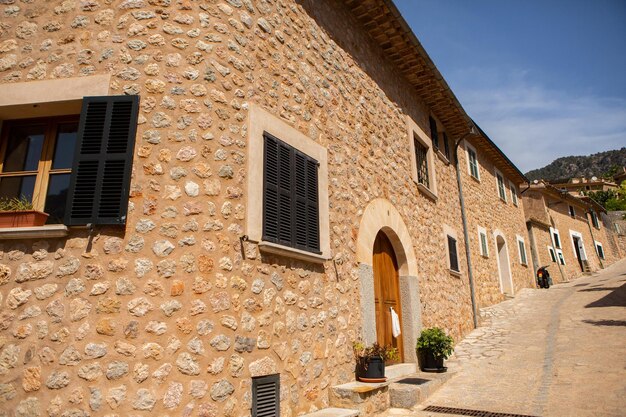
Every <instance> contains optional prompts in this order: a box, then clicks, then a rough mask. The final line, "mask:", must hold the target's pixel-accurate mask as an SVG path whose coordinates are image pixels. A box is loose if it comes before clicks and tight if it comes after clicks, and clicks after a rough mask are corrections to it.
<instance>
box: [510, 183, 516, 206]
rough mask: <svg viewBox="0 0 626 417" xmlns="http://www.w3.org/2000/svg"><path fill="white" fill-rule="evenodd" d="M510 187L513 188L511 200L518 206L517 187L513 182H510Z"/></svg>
mask: <svg viewBox="0 0 626 417" xmlns="http://www.w3.org/2000/svg"><path fill="white" fill-rule="evenodd" d="M509 188H510V189H511V201H512V202H513V204H515V205H516V206H517V187H515V185H514V184H513V183H512V182H509Z"/></svg>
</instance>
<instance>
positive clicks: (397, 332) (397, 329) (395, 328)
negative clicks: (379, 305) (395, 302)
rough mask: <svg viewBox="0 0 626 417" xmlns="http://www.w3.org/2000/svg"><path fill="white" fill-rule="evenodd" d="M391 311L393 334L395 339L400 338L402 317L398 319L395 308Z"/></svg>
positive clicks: (391, 308)
mask: <svg viewBox="0 0 626 417" xmlns="http://www.w3.org/2000/svg"><path fill="white" fill-rule="evenodd" d="M389 309H390V310H391V334H392V335H393V337H398V336H400V333H401V331H400V317H398V314H397V313H396V312H395V311H394V310H393V307H389Z"/></svg>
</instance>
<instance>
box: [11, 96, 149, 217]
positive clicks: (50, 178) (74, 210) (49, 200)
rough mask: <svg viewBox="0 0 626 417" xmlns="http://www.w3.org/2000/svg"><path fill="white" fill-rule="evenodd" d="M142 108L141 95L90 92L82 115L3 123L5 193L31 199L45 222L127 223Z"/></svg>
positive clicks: (12, 196) (83, 104)
mask: <svg viewBox="0 0 626 417" xmlns="http://www.w3.org/2000/svg"><path fill="white" fill-rule="evenodd" d="M138 108H139V96H102V97H85V98H84V99H83V101H82V111H81V115H80V120H78V117H77V116H72V117H56V118H46V119H30V120H16V121H8V122H6V124H5V125H4V126H3V132H2V135H3V136H2V141H1V142H0V145H1V147H0V164H1V165H0V197H5V198H25V199H27V200H29V201H31V202H32V203H33V208H35V209H36V210H40V211H44V212H46V213H48V214H49V217H48V220H47V222H48V223H64V224H66V225H68V226H74V225H85V224H88V223H91V224H94V225H98V224H101V225H102V224H108V225H113V224H125V223H126V212H127V209H128V194H129V190H130V188H129V186H130V173H131V168H132V158H133V148H134V143H135V132H136V127H137V115H138ZM75 152H76V153H77V154H74V153H75Z"/></svg>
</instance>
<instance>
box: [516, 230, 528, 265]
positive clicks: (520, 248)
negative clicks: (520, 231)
mask: <svg viewBox="0 0 626 417" xmlns="http://www.w3.org/2000/svg"><path fill="white" fill-rule="evenodd" d="M515 237H516V238H517V253H518V255H519V263H520V264H522V265H528V259H527V258H526V245H525V243H524V238H523V237H521V236H520V235H515Z"/></svg>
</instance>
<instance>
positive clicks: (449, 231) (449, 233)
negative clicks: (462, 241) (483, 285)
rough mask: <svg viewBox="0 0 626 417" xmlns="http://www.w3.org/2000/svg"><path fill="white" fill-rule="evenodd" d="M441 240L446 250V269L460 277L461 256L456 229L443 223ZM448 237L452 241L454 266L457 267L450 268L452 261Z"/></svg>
mask: <svg viewBox="0 0 626 417" xmlns="http://www.w3.org/2000/svg"><path fill="white" fill-rule="evenodd" d="M442 236H443V240H444V247H445V250H446V255H447V256H446V257H445V258H446V266H447V268H448V271H449V272H450V274H451V275H454V276H456V277H460V276H461V273H462V272H461V258H460V256H459V238H458V235H457V233H456V231H455V230H454V229H453V228H452V227H450V226H448V225H446V224H444V225H443V234H442ZM450 239H452V240H453V241H454V251H455V254H456V264H457V265H456V267H457V269H454V268H452V263H451V255H452V253H451V250H450V249H451V248H450Z"/></svg>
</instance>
